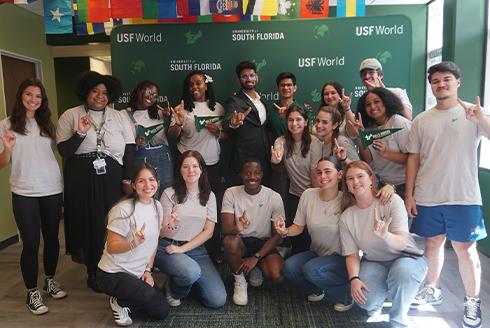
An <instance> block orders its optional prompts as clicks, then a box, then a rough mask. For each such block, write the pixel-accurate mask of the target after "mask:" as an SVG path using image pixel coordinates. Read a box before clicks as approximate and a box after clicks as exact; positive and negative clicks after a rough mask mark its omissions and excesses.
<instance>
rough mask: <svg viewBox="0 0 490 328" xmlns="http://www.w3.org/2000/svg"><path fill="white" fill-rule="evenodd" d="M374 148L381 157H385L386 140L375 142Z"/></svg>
mask: <svg viewBox="0 0 490 328" xmlns="http://www.w3.org/2000/svg"><path fill="white" fill-rule="evenodd" d="M373 148H374V150H376V151H377V152H378V153H379V154H380V155H381V156H383V157H384V155H385V153H386V141H384V139H376V140H373Z"/></svg>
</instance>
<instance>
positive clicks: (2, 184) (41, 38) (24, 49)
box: [0, 3, 58, 242]
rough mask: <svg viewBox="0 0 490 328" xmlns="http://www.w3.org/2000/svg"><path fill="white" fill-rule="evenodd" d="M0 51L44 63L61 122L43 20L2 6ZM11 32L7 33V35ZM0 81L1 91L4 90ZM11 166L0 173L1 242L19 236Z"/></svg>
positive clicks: (0, 114)
mask: <svg viewBox="0 0 490 328" xmlns="http://www.w3.org/2000/svg"><path fill="white" fill-rule="evenodd" d="M0 31H2V33H0V49H1V50H4V51H8V52H12V53H16V54H19V55H22V56H26V57H30V58H35V59H38V60H40V61H41V62H42V80H43V82H44V86H45V88H46V92H47V94H48V98H49V105H50V108H51V111H52V112H53V121H55V122H57V121H58V115H57V111H58V107H57V101H56V86H55V75H54V61H53V50H52V47H51V46H47V45H46V36H45V34H44V18H43V17H41V16H39V15H36V14H33V13H31V12H30V11H27V10H25V9H22V8H20V7H18V6H16V5H13V4H9V3H7V4H3V5H0ZM7 31H8V33H6V32H7ZM2 83H3V81H1V80H0V90H1V89H3V86H2ZM5 113H6V110H5V105H4V99H3V93H0V119H4V118H5ZM9 177H10V167H9V166H7V167H5V168H4V169H3V170H1V171H0V242H1V241H3V240H5V239H7V238H10V237H12V236H14V235H16V234H17V226H16V224H15V221H14V217H13V214H12V205H11V203H12V201H11V193H10V185H9V181H8V180H9Z"/></svg>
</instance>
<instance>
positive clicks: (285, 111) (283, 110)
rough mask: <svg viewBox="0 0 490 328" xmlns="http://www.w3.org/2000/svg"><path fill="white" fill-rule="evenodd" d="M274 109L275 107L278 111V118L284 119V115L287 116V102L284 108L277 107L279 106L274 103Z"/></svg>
mask: <svg viewBox="0 0 490 328" xmlns="http://www.w3.org/2000/svg"><path fill="white" fill-rule="evenodd" d="M274 107H276V108H277V110H278V111H279V117H280V118H286V114H287V112H288V108H289V103H288V102H287V101H286V106H285V107H279V105H278V104H276V103H274Z"/></svg>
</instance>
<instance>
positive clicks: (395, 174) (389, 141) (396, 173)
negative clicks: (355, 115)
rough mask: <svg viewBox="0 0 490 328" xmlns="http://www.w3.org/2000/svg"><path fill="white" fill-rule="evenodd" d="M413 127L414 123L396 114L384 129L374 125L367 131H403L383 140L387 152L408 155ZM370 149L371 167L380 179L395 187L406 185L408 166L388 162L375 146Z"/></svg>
mask: <svg viewBox="0 0 490 328" xmlns="http://www.w3.org/2000/svg"><path fill="white" fill-rule="evenodd" d="M411 126H412V122H410V121H409V120H407V119H406V118H405V117H403V116H401V115H397V114H395V115H393V116H391V117H390V119H389V120H388V122H386V124H385V125H384V127H380V126H378V125H377V124H376V123H374V124H371V125H369V126H368V127H367V128H366V130H378V129H398V128H401V130H399V131H397V132H395V133H394V134H392V135H390V136H388V137H386V138H384V139H383V140H384V141H385V142H386V150H387V151H391V152H393V153H405V154H406V153H407V148H406V147H405V146H406V145H407V143H408V136H409V134H410V130H411ZM368 149H369V151H370V152H371V156H372V157H373V161H372V162H371V163H369V165H371V167H372V168H373V169H374V170H376V171H377V172H378V174H379V177H380V178H381V180H382V181H383V182H384V183H392V184H394V185H400V184H402V183H405V173H406V171H407V165H406V164H397V163H395V162H392V161H390V160H387V159H386V158H384V157H382V156H381V155H380V154H379V152H377V151H376V150H375V149H374V148H373V145H370V146H369V147H368Z"/></svg>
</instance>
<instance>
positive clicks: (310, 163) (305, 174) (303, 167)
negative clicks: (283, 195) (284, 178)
mask: <svg viewBox="0 0 490 328" xmlns="http://www.w3.org/2000/svg"><path fill="white" fill-rule="evenodd" d="M310 136H311V144H310V151H309V152H308V154H307V155H306V157H303V155H302V154H301V142H296V143H295V147H294V148H295V151H294V152H293V155H292V156H291V157H289V158H287V157H286V154H287V147H286V138H284V136H280V137H279V138H277V139H276V142H274V149H275V148H279V147H281V142H282V143H283V145H284V154H283V156H282V160H283V161H284V165H285V166H286V170H287V171H288V176H289V180H290V181H291V182H290V184H289V193H290V194H292V195H295V196H298V197H300V196H301V194H302V193H303V191H305V190H306V189H308V188H311V187H313V184H312V183H311V170H314V169H315V168H316V166H317V164H318V161H319V160H320V158H322V145H323V143H322V142H321V141H320V140H318V138H316V137H315V136H313V135H310Z"/></svg>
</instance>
